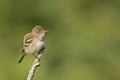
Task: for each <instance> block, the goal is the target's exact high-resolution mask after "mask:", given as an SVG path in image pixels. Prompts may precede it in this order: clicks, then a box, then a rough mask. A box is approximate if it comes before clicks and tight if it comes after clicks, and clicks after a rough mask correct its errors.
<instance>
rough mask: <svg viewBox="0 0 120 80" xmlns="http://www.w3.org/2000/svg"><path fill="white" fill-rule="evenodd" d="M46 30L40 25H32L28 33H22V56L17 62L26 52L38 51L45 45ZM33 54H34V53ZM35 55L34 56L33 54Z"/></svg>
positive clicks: (20, 60)
mask: <svg viewBox="0 0 120 80" xmlns="http://www.w3.org/2000/svg"><path fill="white" fill-rule="evenodd" d="M47 32H48V30H46V29H44V28H43V27H42V26H40V25H36V26H34V28H33V29H32V31H31V32H30V33H27V34H25V35H24V39H23V48H22V52H21V53H22V56H21V58H20V59H19V61H18V63H21V62H22V60H23V58H24V57H25V56H26V54H33V55H34V53H37V52H39V51H40V50H41V49H42V48H43V47H45V40H44V37H45V34H46V33H47ZM34 56H35V55H34ZM35 57H36V56H35Z"/></svg>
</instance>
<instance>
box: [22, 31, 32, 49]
mask: <svg viewBox="0 0 120 80" xmlns="http://www.w3.org/2000/svg"><path fill="white" fill-rule="evenodd" d="M33 38H34V36H33V35H32V34H31V33H28V34H26V35H25V36H24V42H23V43H24V47H27V46H29V45H31V44H32V42H33Z"/></svg>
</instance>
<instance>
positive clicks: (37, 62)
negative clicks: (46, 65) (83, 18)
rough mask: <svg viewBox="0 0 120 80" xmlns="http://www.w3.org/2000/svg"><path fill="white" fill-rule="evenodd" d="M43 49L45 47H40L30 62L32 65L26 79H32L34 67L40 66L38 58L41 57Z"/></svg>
mask: <svg viewBox="0 0 120 80" xmlns="http://www.w3.org/2000/svg"><path fill="white" fill-rule="evenodd" d="M44 50H45V47H44V48H42V49H41V50H40V51H39V52H38V54H37V56H36V58H35V59H34V61H33V64H32V66H31V68H30V70H29V73H28V77H27V80H32V79H33V76H34V74H35V70H36V68H37V67H38V66H40V63H39V61H40V59H41V57H42V54H43V51H44Z"/></svg>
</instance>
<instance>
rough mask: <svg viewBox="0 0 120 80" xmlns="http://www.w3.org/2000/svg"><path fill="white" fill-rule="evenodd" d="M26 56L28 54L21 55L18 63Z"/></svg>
mask: <svg viewBox="0 0 120 80" xmlns="http://www.w3.org/2000/svg"><path fill="white" fill-rule="evenodd" d="M25 56H26V54H23V55H22V56H21V58H20V59H19V61H18V63H21V62H22V60H23V58H24V57H25Z"/></svg>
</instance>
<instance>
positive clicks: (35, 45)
mask: <svg viewBox="0 0 120 80" xmlns="http://www.w3.org/2000/svg"><path fill="white" fill-rule="evenodd" d="M43 46H44V41H40V40H36V41H35V42H34V43H33V44H31V45H30V46H28V47H26V48H24V50H25V53H28V54H32V53H35V52H38V51H39V50H40V49H41V48H42V47H43Z"/></svg>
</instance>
